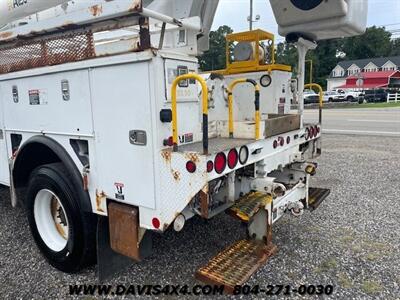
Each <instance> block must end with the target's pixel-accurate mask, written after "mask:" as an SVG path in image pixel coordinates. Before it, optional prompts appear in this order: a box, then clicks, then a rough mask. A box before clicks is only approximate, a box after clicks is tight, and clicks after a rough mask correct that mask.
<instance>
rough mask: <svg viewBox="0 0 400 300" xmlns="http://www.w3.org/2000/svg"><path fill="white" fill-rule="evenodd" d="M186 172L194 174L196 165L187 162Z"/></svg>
mask: <svg viewBox="0 0 400 300" xmlns="http://www.w3.org/2000/svg"><path fill="white" fill-rule="evenodd" d="M186 170H187V171H188V172H189V173H194V172H196V164H195V163H194V162H192V161H191V160H189V161H188V162H187V163H186Z"/></svg>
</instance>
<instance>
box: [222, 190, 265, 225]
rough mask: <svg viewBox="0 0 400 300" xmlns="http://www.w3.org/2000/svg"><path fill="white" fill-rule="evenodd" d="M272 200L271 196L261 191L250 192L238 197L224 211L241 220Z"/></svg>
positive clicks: (244, 220) (244, 219) (248, 217)
mask: <svg viewBox="0 0 400 300" xmlns="http://www.w3.org/2000/svg"><path fill="white" fill-rule="evenodd" d="M271 201H272V196H271V195H269V194H265V193H261V192H250V193H248V194H246V195H244V196H242V197H240V198H239V199H238V200H237V201H236V202H235V204H234V205H232V206H231V207H230V208H229V209H228V210H227V211H226V212H227V213H228V214H229V215H231V216H233V217H235V218H237V219H239V220H241V221H243V222H249V220H250V219H251V218H252V217H253V216H254V215H255V214H256V213H257V212H258V211H259V210H260V209H261V208H263V207H265V206H266V205H267V204H268V203H270V202H271Z"/></svg>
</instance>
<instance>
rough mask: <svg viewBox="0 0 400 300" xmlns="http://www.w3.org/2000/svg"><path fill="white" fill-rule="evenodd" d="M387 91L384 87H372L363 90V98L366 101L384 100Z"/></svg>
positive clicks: (385, 99)
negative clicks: (371, 88)
mask: <svg viewBox="0 0 400 300" xmlns="http://www.w3.org/2000/svg"><path fill="white" fill-rule="evenodd" d="M387 96H388V92H387V91H386V90H384V89H374V90H366V91H364V99H365V101H366V102H369V103H373V102H386V101H387Z"/></svg>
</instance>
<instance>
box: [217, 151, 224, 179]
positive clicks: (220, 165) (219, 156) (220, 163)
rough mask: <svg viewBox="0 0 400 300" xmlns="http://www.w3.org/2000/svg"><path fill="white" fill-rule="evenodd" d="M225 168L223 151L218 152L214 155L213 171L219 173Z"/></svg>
mask: <svg viewBox="0 0 400 300" xmlns="http://www.w3.org/2000/svg"><path fill="white" fill-rule="evenodd" d="M225 168H226V156H225V153H223V152H220V153H218V154H217V155H216V156H215V160H214V169H215V172H217V173H218V174H221V173H222V172H224V170H225Z"/></svg>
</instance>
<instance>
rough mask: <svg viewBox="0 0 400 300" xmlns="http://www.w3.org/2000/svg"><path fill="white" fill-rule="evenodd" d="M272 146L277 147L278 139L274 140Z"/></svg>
mask: <svg viewBox="0 0 400 300" xmlns="http://www.w3.org/2000/svg"><path fill="white" fill-rule="evenodd" d="M273 146H274V149H276V148H277V147H278V141H277V140H275V141H274V144H273Z"/></svg>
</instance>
